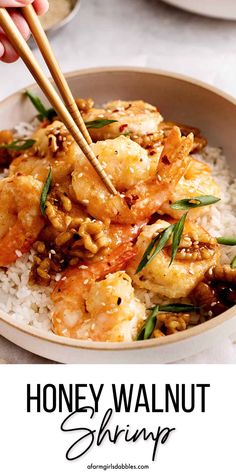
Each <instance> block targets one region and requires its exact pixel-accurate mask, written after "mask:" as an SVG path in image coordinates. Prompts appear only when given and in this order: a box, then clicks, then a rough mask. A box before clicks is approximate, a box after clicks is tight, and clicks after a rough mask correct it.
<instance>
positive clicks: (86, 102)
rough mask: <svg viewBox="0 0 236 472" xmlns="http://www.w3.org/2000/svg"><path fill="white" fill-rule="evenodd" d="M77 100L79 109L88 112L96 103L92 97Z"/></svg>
mask: <svg viewBox="0 0 236 472" xmlns="http://www.w3.org/2000/svg"><path fill="white" fill-rule="evenodd" d="M75 101H76V105H77V107H78V109H79V110H80V111H82V112H83V113H87V112H88V111H89V110H91V108H93V105H94V101H93V99H92V98H77V99H76V100H75Z"/></svg>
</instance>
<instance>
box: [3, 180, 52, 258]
mask: <svg viewBox="0 0 236 472" xmlns="http://www.w3.org/2000/svg"><path fill="white" fill-rule="evenodd" d="M42 187H43V185H42V183H41V182H39V181H38V180H36V179H34V178H33V177H30V176H13V177H7V178H5V179H3V180H1V181H0V266H1V267H6V266H8V265H9V264H11V263H13V262H15V261H16V259H17V257H19V254H20V253H26V252H28V251H29V249H30V247H31V245H32V243H33V242H34V241H35V240H36V238H37V236H38V234H39V232H40V231H41V229H42V228H43V226H44V219H43V217H42V216H41V214H40V206H39V201H40V196H41V192H42ZM18 251H19V253H18Z"/></svg>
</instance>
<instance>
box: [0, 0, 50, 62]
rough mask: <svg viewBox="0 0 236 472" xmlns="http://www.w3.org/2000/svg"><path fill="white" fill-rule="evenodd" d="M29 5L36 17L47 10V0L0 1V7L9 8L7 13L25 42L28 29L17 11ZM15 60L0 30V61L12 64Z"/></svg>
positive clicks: (8, 42) (14, 54)
mask: <svg viewBox="0 0 236 472" xmlns="http://www.w3.org/2000/svg"><path fill="white" fill-rule="evenodd" d="M30 3H32V4H33V6H34V8H35V11H36V13H37V14H38V15H43V14H44V13H46V11H47V9H48V0H0V7H4V8H9V13H10V15H11V17H12V19H13V21H14V23H15V24H16V26H17V28H18V30H19V31H20V32H21V34H22V36H23V37H24V38H25V39H26V40H27V39H29V37H30V29H29V26H28V24H27V22H26V21H25V19H24V18H23V16H22V15H21V13H20V11H17V9H18V8H20V7H25V6H26V5H29V4H30ZM17 59H18V54H17V52H16V51H15V50H14V48H13V47H12V45H11V43H10V41H9V40H8V39H7V37H6V35H5V33H4V32H3V31H2V29H1V28H0V61H3V62H14V61H16V60H17Z"/></svg>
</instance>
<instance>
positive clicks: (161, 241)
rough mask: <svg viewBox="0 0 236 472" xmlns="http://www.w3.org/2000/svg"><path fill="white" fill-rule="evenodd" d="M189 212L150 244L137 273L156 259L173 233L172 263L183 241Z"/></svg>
mask: <svg viewBox="0 0 236 472" xmlns="http://www.w3.org/2000/svg"><path fill="white" fill-rule="evenodd" d="M186 216H187V213H185V214H184V215H183V216H182V217H181V218H180V220H179V221H177V223H174V224H171V225H170V226H168V228H166V229H165V230H163V231H161V233H159V234H158V235H157V236H156V237H155V238H154V239H153V240H152V241H151V242H150V244H149V245H148V247H147V249H146V251H145V253H144V254H143V257H142V259H141V261H140V263H139V265H138V267H137V270H136V272H135V273H136V274H138V273H139V272H140V271H141V270H142V269H143V268H144V267H146V266H147V265H148V264H150V262H151V261H152V260H153V259H154V257H155V256H156V255H157V254H159V252H160V251H161V250H162V249H163V248H164V247H165V245H166V244H167V243H168V241H169V239H170V237H171V236H172V234H173V242H172V248H171V260H170V264H169V265H171V264H172V262H173V260H174V258H175V256H176V253H177V251H178V247H179V244H180V241H181V237H182V234H183V230H184V223H185V220H186Z"/></svg>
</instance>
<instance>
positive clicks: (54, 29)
mask: <svg viewBox="0 0 236 472" xmlns="http://www.w3.org/2000/svg"><path fill="white" fill-rule="evenodd" d="M71 4H72V9H71V11H70V13H69V14H68V15H67V16H66V17H65V18H63V19H62V20H60V21H58V22H57V23H55V24H54V25H53V26H50V27H49V28H45V32H46V33H47V36H49V37H52V36H54V35H55V34H56V33H58V32H59V31H60V30H61V29H62V28H64V26H66V25H67V24H68V23H70V22H71V21H72V20H73V19H74V18H75V16H76V15H77V13H78V11H79V9H80V4H81V0H71ZM47 14H48V12H47V13H45V15H47ZM29 45H30V46H31V47H35V46H36V45H35V42H34V39H33V38H32V36H31V37H30V39H29Z"/></svg>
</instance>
